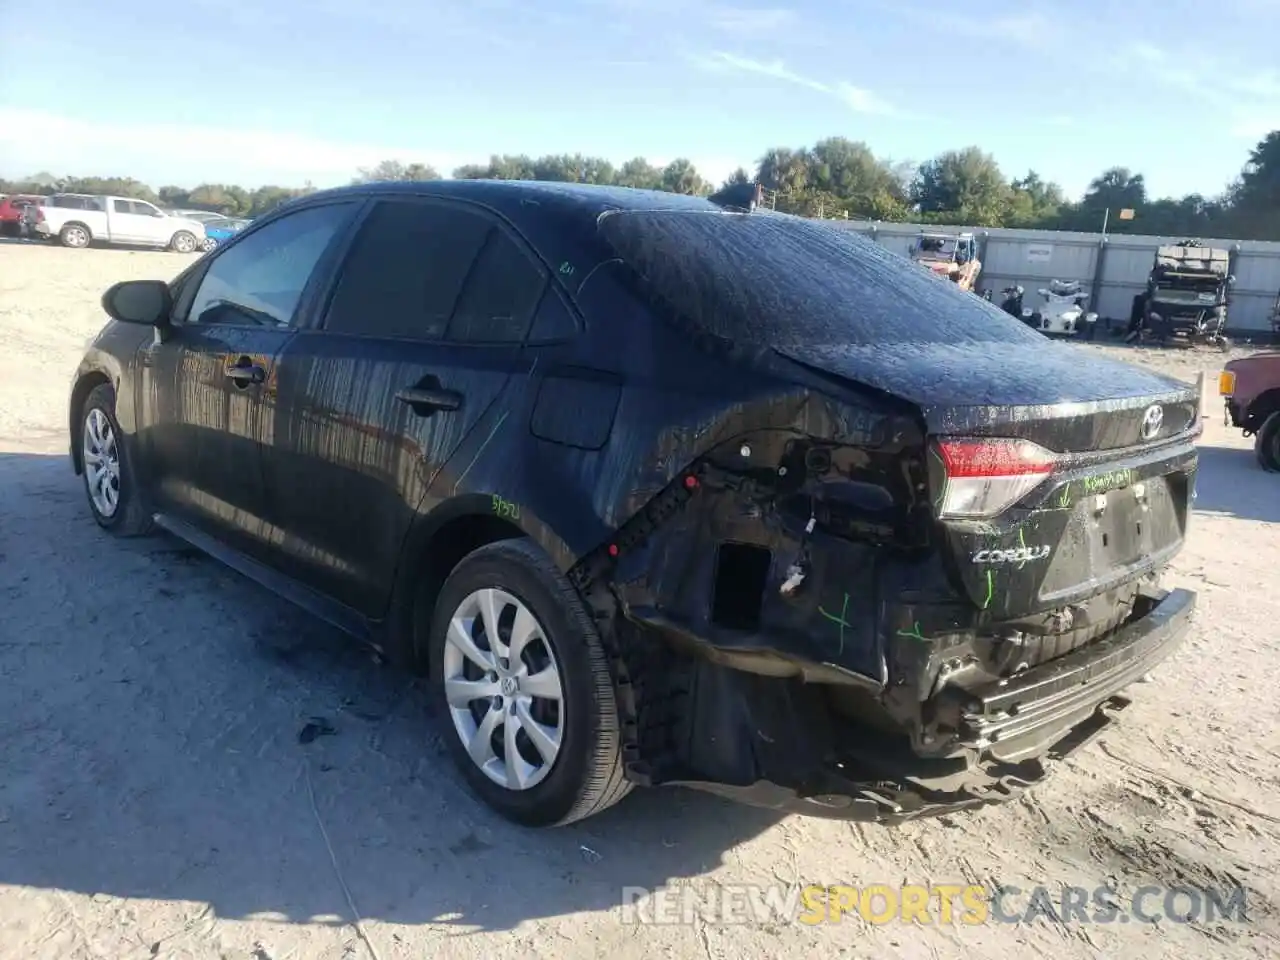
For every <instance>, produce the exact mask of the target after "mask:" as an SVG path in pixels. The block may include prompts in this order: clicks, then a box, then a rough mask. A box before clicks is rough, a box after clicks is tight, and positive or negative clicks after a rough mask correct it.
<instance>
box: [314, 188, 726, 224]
mask: <svg viewBox="0 0 1280 960" xmlns="http://www.w3.org/2000/svg"><path fill="white" fill-rule="evenodd" d="M374 195H376V196H387V195H398V196H427V197H444V198H453V199H458V200H470V201H473V202H476V203H482V204H485V205H487V206H493V207H496V208H499V209H502V208H508V207H512V206H519V205H527V204H531V203H532V204H544V205H547V206H552V207H558V208H560V209H561V210H574V211H576V212H579V213H581V214H584V215H587V216H595V217H598V216H599V215H600V214H603V213H608V212H610V211H615V210H633V211H655V210H677V211H679V210H687V211H699V210H701V211H706V212H713V211H714V212H721V213H722V212H724V211H723V208H722V207H719V206H717V205H716V204H714V203H712V202H711V201H709V200H706V199H704V198H702V197H692V196H688V195H687V194H682V193H667V192H665V191H662V190H639V189H635V188H632V187H606V186H598V185H596V184H588V183H561V182H550V181H543V180H423V181H382V182H377V183H362V184H357V185H354V186H349V187H335V188H334V189H331V190H322V191H318V192H316V193H313V194H308V195H306V196H305V197H300V198H299V199H305V200H308V201H311V200H316V199H324V198H330V197H333V198H336V197H343V196H352V197H359V196H374Z"/></svg>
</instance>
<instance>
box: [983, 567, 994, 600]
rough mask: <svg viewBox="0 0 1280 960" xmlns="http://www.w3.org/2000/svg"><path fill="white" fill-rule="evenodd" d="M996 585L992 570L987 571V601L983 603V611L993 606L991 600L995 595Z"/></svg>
mask: <svg viewBox="0 0 1280 960" xmlns="http://www.w3.org/2000/svg"><path fill="white" fill-rule="evenodd" d="M995 592H996V584H995V580H994V578H993V576H992V573H991V571H990V570H988V571H987V599H985V600H983V601H982V609H983V610H985V609H987V607H989V606H991V598H992V597H993V596H994V595H995Z"/></svg>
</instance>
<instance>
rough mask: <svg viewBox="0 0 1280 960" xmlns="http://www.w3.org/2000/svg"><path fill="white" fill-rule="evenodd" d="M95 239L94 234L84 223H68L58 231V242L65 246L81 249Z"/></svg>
mask: <svg viewBox="0 0 1280 960" xmlns="http://www.w3.org/2000/svg"><path fill="white" fill-rule="evenodd" d="M92 241H93V234H91V233H90V232H89V228H88V227H86V226H85V225H84V224H83V223H68V224H67V225H66V226H64V227H63V228H62V229H61V230H59V231H58V242H59V243H61V244H62V245H63V246H64V247H73V248H75V249H77V250H81V249H83V248H85V247H87V246H89V244H90V243H91V242H92Z"/></svg>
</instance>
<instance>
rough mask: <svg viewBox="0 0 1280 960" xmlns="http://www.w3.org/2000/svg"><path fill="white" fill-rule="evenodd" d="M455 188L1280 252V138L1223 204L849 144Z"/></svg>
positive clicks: (77, 185)
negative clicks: (614, 195)
mask: <svg viewBox="0 0 1280 960" xmlns="http://www.w3.org/2000/svg"><path fill="white" fill-rule="evenodd" d="M453 176H454V177H455V178H458V179H471V180H482V179H502V180H553V181H561V182H577V183H595V184H605V185H613V186H625V187H640V188H646V189H653V190H666V191H669V192H673V193H686V194H693V195H704V196H705V195H707V194H709V193H711V192H712V191H713V190H715V189H717V188H718V187H719V186H723V185H727V184H729V183H748V182H759V183H760V184H761V185H762V186H763V187H764V189H765V196H766V198H767V202H768V203H769V204H770V205H771V206H772V207H774V209H777V210H780V211H783V212H787V213H794V214H798V215H801V216H807V217H827V218H841V217H847V218H850V219H855V220H886V221H899V222H901V221H910V222H923V223H933V224H939V225H942V224H955V225H959V224H965V225H971V226H981V227H1032V228H1038V229H1044V230H1079V231H1085V232H1096V231H1098V230H1099V229H1101V227H1102V225H1103V221H1104V219H1105V220H1106V223H1107V230H1108V232H1112V233H1143V234H1156V235H1162V236H1186V237H1197V236H1199V237H1222V238H1226V239H1241V240H1250V239H1252V240H1280V130H1277V131H1275V132H1272V133H1270V134H1268V135H1267V136H1266V137H1264V138H1263V139H1262V140H1260V141H1259V142H1258V143H1257V145H1256V146H1254V147H1253V149H1252V150H1250V151H1249V154H1248V156H1247V158H1246V162H1245V164H1244V166H1243V167H1242V169H1241V173H1240V175H1239V176H1238V177H1237V178H1236V179H1235V180H1234V181H1232V182H1231V183H1230V184H1228V185H1226V187H1225V188H1224V189H1223V190H1222V191H1221V192H1219V193H1218V194H1216V195H1213V196H1205V195H1202V194H1188V195H1187V196H1184V197H1179V198H1173V197H1165V198H1156V197H1152V196H1150V195H1149V194H1148V192H1147V186H1146V182H1145V181H1144V179H1143V176H1142V174H1141V173H1136V172H1134V171H1131V170H1129V169H1128V168H1125V167H1113V168H1111V169H1109V170H1104V171H1103V172H1102V173H1100V174H1099V175H1098V176H1097V177H1095V178H1094V179H1093V180H1092V182H1091V183H1090V184H1089V187H1088V189H1087V190H1086V191H1085V193H1084V196H1082V197H1081V198H1080V199H1079V200H1069V199H1068V198H1067V197H1066V196H1065V195H1064V194H1063V191H1062V189H1061V188H1060V187H1059V186H1058V185H1057V184H1055V183H1052V182H1049V181H1046V180H1045V179H1043V178H1042V177H1041V176H1040V175H1039V174H1037V173H1036V172H1035V171H1034V170H1032V171H1028V172H1027V173H1026V174H1025V175H1023V176H1017V177H1012V178H1011V177H1009V176H1007V175H1006V174H1005V173H1004V171H1002V170H1001V169H1000V165H999V164H998V163H997V162H996V159H995V158H994V157H993V156H992V155H991V154H989V153H986V152H984V151H983V150H981V149H980V148H978V147H966V148H964V149H961V150H949V151H947V152H945V153H942V154H939V155H938V156H936V157H934V158H933V159H931V160H928V161H926V162H924V163H922V164H918V165H917V164H910V163H895V162H894V161H892V160H888V159H885V158H883V157H877V156H876V155H875V154H874V153H873V152H872V150H871V148H870V147H869V146H867V144H865V143H862V142H859V141H853V140H848V139H845V138H843V137H829V138H827V139H825V140H820V141H819V142H817V143H815V144H814V145H812V146H810V147H802V148H799V149H792V148H788V147H775V148H773V149H770V150H768V151H766V152H765V153H764V155H763V156H762V157H761V158H760V160H759V162H758V163H757V164H756V167H755V169H754V170H750V171H748V170H746V169H742V168H740V169H738V170H736V171H735V172H734V173H733V174H732V176H730V177H729V179H728V181H726V184H723V185H722V184H712V183H710V182H708V181H707V180H706V179H704V177H703V176H702V175H701V174H700V173H699V172H698V170H697V168H696V167H695V166H694V164H693V163H692V162H691V161H689V160H687V159H683V158H682V159H677V160H673V161H671V162H670V163H668V164H666V165H665V166H659V165H656V164H652V163H650V162H649V161H647V160H645V159H644V158H643V157H637V158H635V159H633V160H628V161H627V162H626V163H623V164H621V165H618V166H615V165H614V164H613V163H611V162H610V161H608V160H604V159H602V158H600V157H590V156H583V155H581V154H572V155H570V154H562V155H548V156H543V157H528V156H524V155H502V156H499V155H494V156H492V157H490V158H489V161H488V163H485V164H469V165H466V166H462V167H459V168H457V169H456V170H454V171H453ZM439 177H440V174H439V172H438V171H436V170H435V169H434V168H433V167H431V166H429V165H426V164H422V163H407V164H406V163H402V162H400V161H398V160H385V161H383V162H382V163H380V164H378V165H377V166H375V167H371V168H368V169H361V170H360V171H359V172H358V174H357V176H356V177H355V178H354V180H353V182H355V183H368V182H376V181H388V180H434V179H439ZM314 189H315V187H313V186H312V185H311V184H310V183H307V184H304V185H303V186H301V187H281V186H262V187H257V188H254V189H250V188H246V187H242V186H237V185H234V184H221V183H202V184H200V185H199V186H197V187H195V188H194V189H187V188H184V187H177V186H163V187H160V188H159V189H158V190H153V189H152V188H151V187H150V186H149V185H147V184H145V183H142V182H140V181H138V180H135V179H132V178H128V177H54V176H51V175H49V174H38V175H36V176H34V177H30V178H27V179H25V180H19V181H10V180H3V179H0V193H18V192H28V193H47V192H51V191H55V190H56V191H63V192H69V193H109V194H116V195H120V196H128V197H136V198H139V199H143V200H149V201H151V202H153V203H158V204H160V205H162V206H167V207H174V208H188V209H202V210H210V211H217V212H220V213H225V214H228V215H231V216H239V217H256V216H260V215H262V214H264V213H267V212H268V211H270V210H272V209H274V208H275V207H277V206H279V205H280V204H281V203H283V202H285V201H286V200H290V199H292V198H294V197H298V196H302V195H304V194H306V193H309V192H311V191H313V190H314ZM1121 211H1126V212H1125V213H1124V214H1122V213H1121ZM1127 211H1132V215H1130V214H1129V213H1128V212H1127Z"/></svg>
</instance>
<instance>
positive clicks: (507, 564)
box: [430, 539, 631, 826]
mask: <svg viewBox="0 0 1280 960" xmlns="http://www.w3.org/2000/svg"><path fill="white" fill-rule="evenodd" d="M430 671H431V689H432V690H433V692H434V696H435V699H436V702H437V703H438V704H439V706H440V708H441V712H442V713H443V714H444V718H445V721H446V723H447V725H448V727H450V728H451V729H449V730H448V731H446V733H445V740H446V742H447V743H448V745H449V752H450V754H451V755H452V757H453V759H454V762H455V763H456V764H457V765H458V768H459V769H460V770H461V772H462V774H463V776H464V777H466V779H467V782H468V783H469V785H470V786H471V788H472V790H473V791H474V792H475V793H476V794H478V795H479V797H480V798H481V799H482V800H483V801H484V802H485V803H487V804H488V805H489V806H490V807H492V808H493V809H494V810H496V811H497V812H498V813H500V814H502V815H503V816H505V817H507V818H508V819H510V820H513V821H515V822H517V823H520V824H523V825H525V826H554V825H559V824H565V823H571V822H573V821H575V820H581V819H583V818H584V817H588V816H591V815H592V814H595V813H598V812H600V811H601V810H603V809H605V808H606V807H608V806H611V805H612V804H614V803H616V802H617V801H618V800H620V799H622V797H624V796H625V795H626V794H627V792H628V791H629V789H630V786H631V784H630V783H629V782H628V781H627V780H625V779H624V777H623V772H622V756H621V736H620V730H619V724H618V712H617V705H616V700H615V698H614V689H613V682H612V679H611V677H610V673H609V667H608V663H607V661H606V658H605V653H604V649H603V646H602V645H601V642H600V637H599V634H598V633H597V632H596V629H595V625H594V623H593V622H592V620H591V617H590V616H589V615H588V614H587V612H586V609H585V607H584V606H583V604H582V600H581V598H580V597H579V595H578V593H577V591H576V590H575V589H574V588H573V586H572V585H571V584H570V583H569V582H568V581H567V580H566V579H565V578H564V576H563V574H561V573H560V571H559V570H558V569H557V568H556V567H555V565H554V564H553V563H552V562H551V561H550V559H549V558H547V557H546V555H545V554H544V553H543V552H542V551H541V550H540V549H539V548H538V547H537V546H536V545H535V544H533V543H532V542H531V541H528V540H523V539H518V540H503V541H499V542H497V543H492V544H489V545H487V546H484V547H481V548H480V549H478V550H475V551H474V552H472V553H470V554H468V555H467V556H466V557H465V558H464V559H463V560H462V562H461V563H459V564H458V566H457V567H456V568H454V571H453V573H452V574H451V575H450V576H449V579H448V580H447V581H446V582H445V584H444V587H443V589H442V590H441V592H440V596H439V598H438V600H437V603H436V610H435V617H434V621H433V623H432V628H431V635H430Z"/></svg>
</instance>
